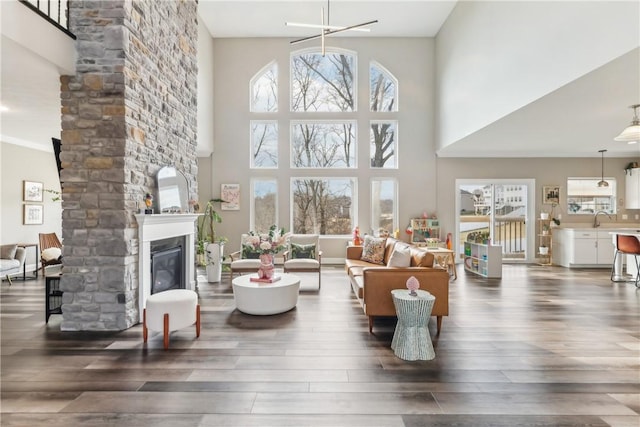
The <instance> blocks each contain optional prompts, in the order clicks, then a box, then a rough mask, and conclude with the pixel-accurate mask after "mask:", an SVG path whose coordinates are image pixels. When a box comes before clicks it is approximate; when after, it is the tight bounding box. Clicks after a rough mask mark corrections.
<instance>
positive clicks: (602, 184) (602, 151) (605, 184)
mask: <svg viewBox="0 0 640 427" xmlns="http://www.w3.org/2000/svg"><path fill="white" fill-rule="evenodd" d="M606 152H607V150H599V151H598V153H601V154H602V179H601V180H600V182H598V187H608V186H609V183H608V182H607V181H605V180H604V153H606Z"/></svg>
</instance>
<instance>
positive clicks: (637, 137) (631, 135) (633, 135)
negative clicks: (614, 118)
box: [613, 104, 640, 144]
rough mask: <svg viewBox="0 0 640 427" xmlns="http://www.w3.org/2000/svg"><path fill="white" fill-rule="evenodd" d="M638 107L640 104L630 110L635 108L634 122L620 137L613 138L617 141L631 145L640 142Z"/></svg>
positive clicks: (632, 121)
mask: <svg viewBox="0 0 640 427" xmlns="http://www.w3.org/2000/svg"><path fill="white" fill-rule="evenodd" d="M638 107H640V104H635V105H632V106H630V107H629V108H633V120H631V124H630V125H629V126H627V127H626V128H625V129H624V130H623V131H622V132H620V135H618V136H616V137H615V138H613V139H614V140H615V141H622V142H627V143H629V144H635V143H636V142H638V141H640V120H639V119H638Z"/></svg>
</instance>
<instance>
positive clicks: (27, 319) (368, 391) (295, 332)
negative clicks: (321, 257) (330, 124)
mask: <svg viewBox="0 0 640 427" xmlns="http://www.w3.org/2000/svg"><path fill="white" fill-rule="evenodd" d="M323 270H324V271H323V278H322V290H321V291H320V292H318V291H317V289H314V287H316V288H317V283H316V281H317V276H314V275H309V276H306V275H302V277H303V283H304V285H303V288H302V291H301V294H300V299H299V302H298V306H297V307H296V308H295V309H294V310H292V311H290V312H287V313H284V314H280V315H274V316H249V315H245V314H242V313H239V312H238V311H237V310H235V307H234V302H233V294H232V292H231V288H230V285H229V283H228V282H229V281H228V277H223V283H222V284H209V283H206V280H204V277H203V276H200V280H199V287H198V288H199V289H198V292H199V295H200V303H201V306H202V320H203V325H202V334H201V336H200V338H199V339H195V333H194V329H193V328H189V329H185V330H182V331H178V332H174V333H173V334H172V335H171V347H170V349H169V350H168V351H164V350H163V348H162V337H161V335H160V334H157V333H154V334H153V335H152V336H151V337H150V341H149V343H148V344H147V345H143V343H142V331H141V326H140V325H137V326H135V327H133V328H131V329H128V330H126V331H122V332H109V333H88V332H84V333H75V332H74V333H71V332H60V331H59V327H60V316H59V315H54V316H52V317H51V319H50V320H49V324H48V325H47V324H45V323H44V296H43V295H44V282H43V280H37V281H27V282H17V281H16V282H14V284H13V286H11V287H10V286H9V285H8V282H6V281H3V282H2V285H1V288H0V296H1V299H0V320H1V322H2V323H1V327H2V330H1V336H2V347H1V358H2V359H1V380H2V383H1V391H2V394H1V402H0V403H1V410H0V416H1V419H0V425H2V426H45V425H46V426H50V427H57V426H60V427H62V426H65V427H67V426H80V425H82V426H92V427H95V426H105V427H106V426H154V427H163V426H171V427H183V426H184V427H191V426H203V427H204V426H234V427H237V426H260V427H265V426H309V427H340V426H362V427H365V426H366V427H373V426H381V427H427V426H618V427H627V426H629V427H630V426H633V427H638V426H639V425H640V415H639V414H640V291H639V290H637V289H636V288H635V286H633V285H632V284H624V283H617V284H616V283H611V282H610V281H609V272H608V271H607V270H578V271H574V270H569V269H564V268H559V267H540V266H524V265H517V266H513V265H506V266H504V270H503V274H504V276H503V278H502V279H491V280H486V279H482V278H478V277H476V276H472V275H470V274H465V272H464V271H462V269H461V268H460V266H459V275H458V280H456V281H453V282H451V287H450V295H451V296H450V315H449V317H447V318H445V319H444V323H443V330H442V333H441V335H440V336H439V337H434V339H433V342H434V347H435V351H436V358H435V359H434V360H431V361H417V362H406V361H403V360H400V359H398V358H396V357H395V356H394V354H393V352H392V350H391V349H390V343H391V338H392V334H393V328H394V326H395V321H394V320H393V319H387V320H385V319H382V321H377V322H376V323H375V326H374V334H373V335H370V334H369V332H368V328H367V319H366V318H365V316H364V315H363V313H362V310H361V308H360V307H359V305H358V303H357V301H356V300H355V298H354V297H353V295H352V293H351V290H350V287H349V284H348V280H347V278H346V275H345V273H344V271H343V269H342V268H341V267H324V268H323ZM429 327H430V330H431V333H432V335H433V334H434V333H435V319H432V320H431V322H430V325H429Z"/></svg>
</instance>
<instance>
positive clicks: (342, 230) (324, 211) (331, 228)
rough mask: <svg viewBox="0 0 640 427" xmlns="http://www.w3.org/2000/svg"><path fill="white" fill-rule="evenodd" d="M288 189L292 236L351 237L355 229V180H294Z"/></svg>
mask: <svg viewBox="0 0 640 427" xmlns="http://www.w3.org/2000/svg"><path fill="white" fill-rule="evenodd" d="M291 189H292V201H293V207H292V209H293V213H292V218H293V232H294V233H300V234H313V233H319V234H321V235H345V234H350V233H351V230H352V229H353V227H354V225H353V218H354V212H353V210H354V206H353V200H354V195H355V179H354V178H294V179H293V180H292V181H291Z"/></svg>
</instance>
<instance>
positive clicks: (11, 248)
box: [0, 245, 18, 259]
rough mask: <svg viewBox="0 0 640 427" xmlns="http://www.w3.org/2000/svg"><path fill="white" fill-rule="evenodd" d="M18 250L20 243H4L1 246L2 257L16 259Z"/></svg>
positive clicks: (0, 255)
mask: <svg viewBox="0 0 640 427" xmlns="http://www.w3.org/2000/svg"><path fill="white" fill-rule="evenodd" d="M17 250H18V245H2V246H0V258H2V259H14V258H15V257H16V251H17Z"/></svg>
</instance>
